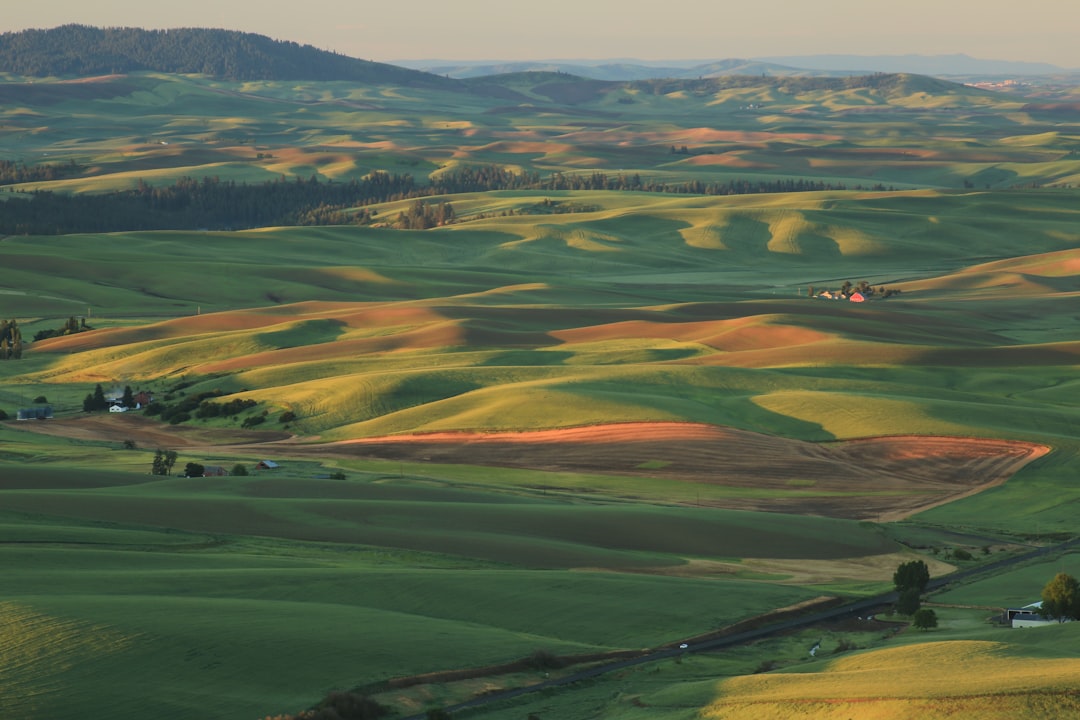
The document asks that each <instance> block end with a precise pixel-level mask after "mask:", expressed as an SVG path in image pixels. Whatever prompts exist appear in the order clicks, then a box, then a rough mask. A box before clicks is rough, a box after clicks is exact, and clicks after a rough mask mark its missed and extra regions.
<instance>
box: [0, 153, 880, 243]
mask: <svg viewBox="0 0 1080 720" xmlns="http://www.w3.org/2000/svg"><path fill="white" fill-rule="evenodd" d="M843 189H846V188H845V187H844V186H843V185H833V184H829V183H824V182H820V181H815V180H805V179H784V178H777V179H776V180H753V181H751V180H729V181H726V182H713V183H705V182H701V181H689V182H679V183H668V182H657V181H653V180H648V179H643V178H642V177H641V176H640V175H638V174H632V175H623V174H620V175H608V174H606V173H601V172H594V173H588V174H581V175H577V174H575V175H567V174H563V173H554V174H552V175H549V176H546V177H541V176H540V175H539V174H538V173H514V172H510V171H508V170H505V169H503V168H500V167H497V166H482V167H465V168H459V169H456V170H454V171H452V172H447V173H443V174H440V175H438V176H436V177H434V178H432V179H430V180H429V181H428V182H427V183H426V184H419V183H417V182H416V180H415V179H414V178H413V177H412V176H411V175H408V174H393V173H386V172H375V173H371V174H370V175H368V176H366V177H364V178H363V179H359V180H357V179H353V180H349V181H347V182H334V181H320V180H319V179H318V178H317V177H315V176H312V177H311V178H309V179H307V180H305V179H302V178H295V179H286V178H285V177H281V178H278V179H276V180H271V181H269V182H265V183H257V184H247V183H238V182H235V181H232V180H221V179H219V178H211V177H207V178H203V179H202V180H196V179H193V178H181V179H180V180H179V181H178V182H176V183H175V184H173V185H166V186H160V187H156V186H152V185H149V184H147V183H145V182H142V181H140V182H139V185H138V187H136V188H134V189H131V190H123V191H118V192H111V193H105V194H100V195H89V194H76V195H68V194H59V193H53V192H48V191H33V192H18V193H12V195H13V197H8V198H6V199H5V201H4V202H0V233H3V234H6V235H63V234H69V233H90V232H121V231H128V230H200V229H201V230H241V229H249V228H256V227H270V226H286V225H346V224H368V223H371V222H372V221H374V220H376V217H375V215H374V213H372V212H370V211H369V210H367V209H366V207H365V206H368V205H372V204H374V203H380V202H387V201H394V200H406V199H411V198H425V197H432V196H449V195H455V194H460V193H469V192H486V191H490V190H547V191H559V190H609V191H611V190H614V191H635V192H659V193H676V194H686V193H688V194H697V195H747V194H753V193H771V192H810V191H820V190H843ZM877 189H882V190H884V189H885V188H884V187H880V186H877ZM415 212H420V217H419V220H418V221H417V223H413V222H411V221H410V222H397V223H394V221H392V220H391V219H390V218H378V220H379V221H382V222H386V223H387V224H395V226H396V227H419V228H426V227H433V226H434V225H440V224H445V223H446V222H451V221H459V220H461V219H467V218H457V217H455V216H453V214H452V213H451V214H450V215H449V216H448V215H447V209H443V210H442V211H441V212H442V215H440V216H439V217H438V218H433V219H431V222H428V218H426V217H425V216H424V214H423V211H422V209H419V208H417V209H415ZM406 219H407V218H406Z"/></svg>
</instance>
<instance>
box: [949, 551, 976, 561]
mask: <svg viewBox="0 0 1080 720" xmlns="http://www.w3.org/2000/svg"><path fill="white" fill-rule="evenodd" d="M952 556H953V557H954V558H956V559H957V560H971V559H972V555H971V553H969V552H968V551H967V550H964V549H963V548H957V549H956V550H953V554H952Z"/></svg>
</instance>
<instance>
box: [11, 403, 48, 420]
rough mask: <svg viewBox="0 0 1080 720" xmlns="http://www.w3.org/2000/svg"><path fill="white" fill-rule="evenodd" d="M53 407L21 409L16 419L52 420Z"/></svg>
mask: <svg viewBox="0 0 1080 720" xmlns="http://www.w3.org/2000/svg"><path fill="white" fill-rule="evenodd" d="M52 416H53V411H52V405H44V406H37V407H30V408H19V412H18V413H17V414H16V416H15V417H16V418H17V419H19V420H52Z"/></svg>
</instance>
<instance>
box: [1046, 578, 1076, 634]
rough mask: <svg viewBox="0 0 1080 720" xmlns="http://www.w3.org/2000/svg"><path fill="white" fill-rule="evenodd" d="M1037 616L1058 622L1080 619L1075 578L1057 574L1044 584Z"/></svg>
mask: <svg viewBox="0 0 1080 720" xmlns="http://www.w3.org/2000/svg"><path fill="white" fill-rule="evenodd" d="M1039 614H1040V615H1042V616H1043V617H1046V618H1051V619H1054V620H1057V621H1058V622H1065V621H1066V620H1078V619H1080V583H1078V582H1077V580H1076V578H1074V577H1073V576H1072V575H1069V574H1068V573H1063V572H1059V573H1058V574H1057V575H1055V576H1054V578H1053V579H1052V580H1051V581H1050V582H1048V583H1046V586H1045V587H1044V588H1043V590H1042V607H1041V608H1039Z"/></svg>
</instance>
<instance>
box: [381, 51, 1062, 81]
mask: <svg viewBox="0 0 1080 720" xmlns="http://www.w3.org/2000/svg"><path fill="white" fill-rule="evenodd" d="M395 62H396V63H397V64H398V65H401V66H403V67H408V68H413V69H416V70H426V71H427V72H432V73H437V74H439V75H446V76H448V77H452V78H475V77H484V76H488V75H499V74H503V73H510V72H562V73H569V74H571V75H577V76H579V77H584V78H590V79H592V80H614V81H624V82H625V81H633V80H656V79H661V78H664V79H668V78H671V79H683V80H689V79H698V78H713V77H723V76H728V75H756V76H762V75H764V76H767V77H789V76H793V75H802V76H825V77H844V76H848V75H865V74H869V73H882V72H883V73H909V74H917V75H931V76H935V77H946V78H972V77H991V78H1000V77H1015V76H1033V75H1061V74H1065V73H1080V70H1068V69H1066V68H1061V67H1058V66H1057V65H1051V64H1048V63H1033V62H1016V61H1010V60H983V59H979V58H973V57H970V56H968V55H962V54H954V55H790V56H782V57H759V58H750V59H740V58H728V59H725V60H662V61H649V60H638V59H633V58H622V59H617V60H616V59H608V60H529V61H513V62H509V61H494V60H483V61H479V60H478V61H465V60H434V59H433V60H397V61H395Z"/></svg>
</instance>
